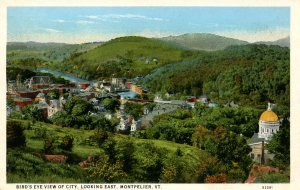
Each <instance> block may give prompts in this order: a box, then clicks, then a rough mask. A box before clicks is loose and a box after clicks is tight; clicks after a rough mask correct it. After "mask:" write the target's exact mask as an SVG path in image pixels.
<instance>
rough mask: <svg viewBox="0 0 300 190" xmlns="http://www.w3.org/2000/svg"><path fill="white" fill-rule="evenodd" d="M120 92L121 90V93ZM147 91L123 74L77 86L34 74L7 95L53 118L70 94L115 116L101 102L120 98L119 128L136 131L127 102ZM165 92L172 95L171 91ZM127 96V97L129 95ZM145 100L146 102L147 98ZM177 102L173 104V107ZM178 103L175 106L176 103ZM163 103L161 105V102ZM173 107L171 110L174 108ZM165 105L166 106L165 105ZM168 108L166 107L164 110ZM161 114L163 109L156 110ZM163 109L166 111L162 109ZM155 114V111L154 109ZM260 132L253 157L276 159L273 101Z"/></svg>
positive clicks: (190, 104) (11, 85)
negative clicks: (126, 109)
mask: <svg viewBox="0 0 300 190" xmlns="http://www.w3.org/2000/svg"><path fill="white" fill-rule="evenodd" d="M50 92H54V93H57V94H60V95H61V96H59V98H57V99H53V98H51V97H50V96H48V95H47V94H49V93H50ZM66 92H68V93H69V97H68V98H64V96H62V94H64V93H66ZM118 92H119V94H117V93H118ZM145 92H146V91H145V90H144V89H143V88H142V87H141V86H139V85H136V82H135V81H134V80H126V79H123V78H112V80H111V81H101V82H97V83H94V84H93V85H90V83H87V82H84V83H76V84H75V85H74V87H65V86H64V85H62V84H53V83H52V82H51V79H50V77H49V76H34V77H32V78H30V79H27V80H25V82H24V83H22V82H21V77H20V76H18V77H17V80H16V81H10V82H8V84H7V97H8V98H11V99H13V101H14V102H15V104H16V108H15V109H16V110H20V109H23V108H24V107H26V106H28V105H32V104H34V106H36V107H37V108H38V109H39V110H40V111H41V112H42V114H43V116H44V117H45V118H50V117H51V116H53V114H55V113H57V112H59V111H61V110H62V109H63V106H64V104H65V103H66V102H67V101H68V99H69V98H70V96H71V95H72V94H73V95H75V96H80V97H82V98H83V99H85V100H87V101H90V102H91V103H92V104H93V106H94V108H95V110H98V112H99V113H100V112H102V113H103V114H104V115H105V117H106V118H108V119H111V117H112V115H111V114H108V113H107V114H105V113H106V111H105V109H104V107H103V106H101V105H100V104H99V100H100V99H101V98H107V97H111V98H119V99H120V102H121V106H120V109H119V111H118V112H117V113H116V116H117V117H118V118H119V119H120V123H119V125H118V126H117V131H121V132H129V133H131V134H132V133H134V132H135V131H136V130H139V129H142V126H143V125H142V122H143V121H142V119H137V120H135V119H134V118H133V117H132V116H130V115H126V114H125V112H124V104H125V102H127V101H130V100H132V98H133V97H134V95H135V94H140V95H141V94H143V93H145ZM122 93H127V94H128V93H133V96H132V97H131V96H129V97H126V95H124V94H122ZM165 96H168V97H171V96H172V95H170V94H167V95H165ZM126 98H127V99H126ZM153 102H155V103H157V105H169V106H171V108H174V109H177V108H194V105H195V103H196V102H202V103H203V104H204V105H207V106H208V107H215V106H218V104H216V103H214V102H210V101H209V99H208V97H207V96H200V97H198V98H196V97H188V98H187V100H186V101H184V100H163V99H162V98H161V96H160V95H157V96H156V97H155V98H154V100H153ZM143 103H145V102H143ZM172 106H173V107H172ZM174 106H175V107H174ZM225 106H231V107H237V106H238V105H237V104H235V103H234V102H230V103H228V104H226V105H225ZM158 107H159V106H158ZM171 108H170V110H172V109H171ZM162 109H165V108H162ZM13 111H14V110H13V109H12V108H10V107H9V106H7V114H8V115H9V114H10V113H11V112H13ZM164 111H165V110H164ZM156 112H157V114H159V110H157V111H156ZM161 113H163V111H161ZM147 114H149V110H144V115H147ZM153 114H155V111H154V112H153ZM258 125H259V132H258V133H255V134H254V135H253V137H252V138H251V139H250V143H249V146H250V147H251V148H252V152H251V153H250V156H251V158H252V159H253V160H254V161H256V162H258V163H267V162H268V161H269V160H272V159H273V157H274V155H273V154H270V153H269V152H268V150H267V148H266V146H265V144H267V143H268V142H269V141H270V140H271V139H272V137H273V135H274V134H276V133H277V132H278V131H279V127H280V121H279V118H278V116H277V115H276V113H274V112H273V111H272V106H271V104H269V105H268V109H267V110H266V111H265V112H263V113H262V114H261V116H260V119H259V122H258Z"/></svg>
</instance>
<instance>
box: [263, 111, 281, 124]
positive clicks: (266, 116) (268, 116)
mask: <svg viewBox="0 0 300 190" xmlns="http://www.w3.org/2000/svg"><path fill="white" fill-rule="evenodd" d="M259 120H261V121H267V122H276V121H278V120H279V119H278V116H277V115H276V113H274V112H273V111H272V110H267V111H264V113H262V114H261V116H260V119H259Z"/></svg>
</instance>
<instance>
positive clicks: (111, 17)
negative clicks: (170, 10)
mask: <svg viewBox="0 0 300 190" xmlns="http://www.w3.org/2000/svg"><path fill="white" fill-rule="evenodd" d="M85 18H88V19H94V20H101V21H111V20H120V19H133V20H148V21H160V22H161V21H168V20H166V19H162V18H159V17H149V16H145V15H138V14H106V15H88V16H85Z"/></svg>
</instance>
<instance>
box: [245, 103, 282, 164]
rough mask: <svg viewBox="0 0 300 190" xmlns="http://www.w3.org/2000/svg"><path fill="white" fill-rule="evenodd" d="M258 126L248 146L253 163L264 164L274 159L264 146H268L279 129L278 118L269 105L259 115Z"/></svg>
mask: <svg viewBox="0 0 300 190" xmlns="http://www.w3.org/2000/svg"><path fill="white" fill-rule="evenodd" d="M258 126H259V131H258V133H254V135H253V136H252V138H251V139H250V143H249V146H250V147H251V148H252V152H251V153H250V155H251V158H252V159H253V160H254V161H255V162H258V163H260V164H264V163H267V162H268V161H269V160H272V159H273V157H274V155H273V154H270V153H269V152H268V150H267V149H266V147H265V144H268V142H269V141H270V140H271V139H272V137H273V135H274V134H276V133H277V132H278V131H279V127H280V121H279V118H278V116H277V114H276V113H274V112H273V111H272V107H271V104H270V103H269V104H268V108H267V110H266V111H264V112H263V113H262V114H261V116H260V118H259V122H258Z"/></svg>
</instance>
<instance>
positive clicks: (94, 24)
mask: <svg viewBox="0 0 300 190" xmlns="http://www.w3.org/2000/svg"><path fill="white" fill-rule="evenodd" d="M7 23H8V41H22V42H24V41H37V42H66V43H83V42H91V41H107V40H110V39H112V38H116V37H120V36H129V35H139V36H145V37H164V36H169V35H180V34H184V33H212V34H218V35H222V36H226V37H231V38H236V39H240V40H245V41H248V42H255V41H273V40H277V39H280V38H284V37H286V36H289V34H290V9H289V8H288V7H252V8H249V7H26V8H25V7H9V8H8V21H7Z"/></svg>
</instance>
